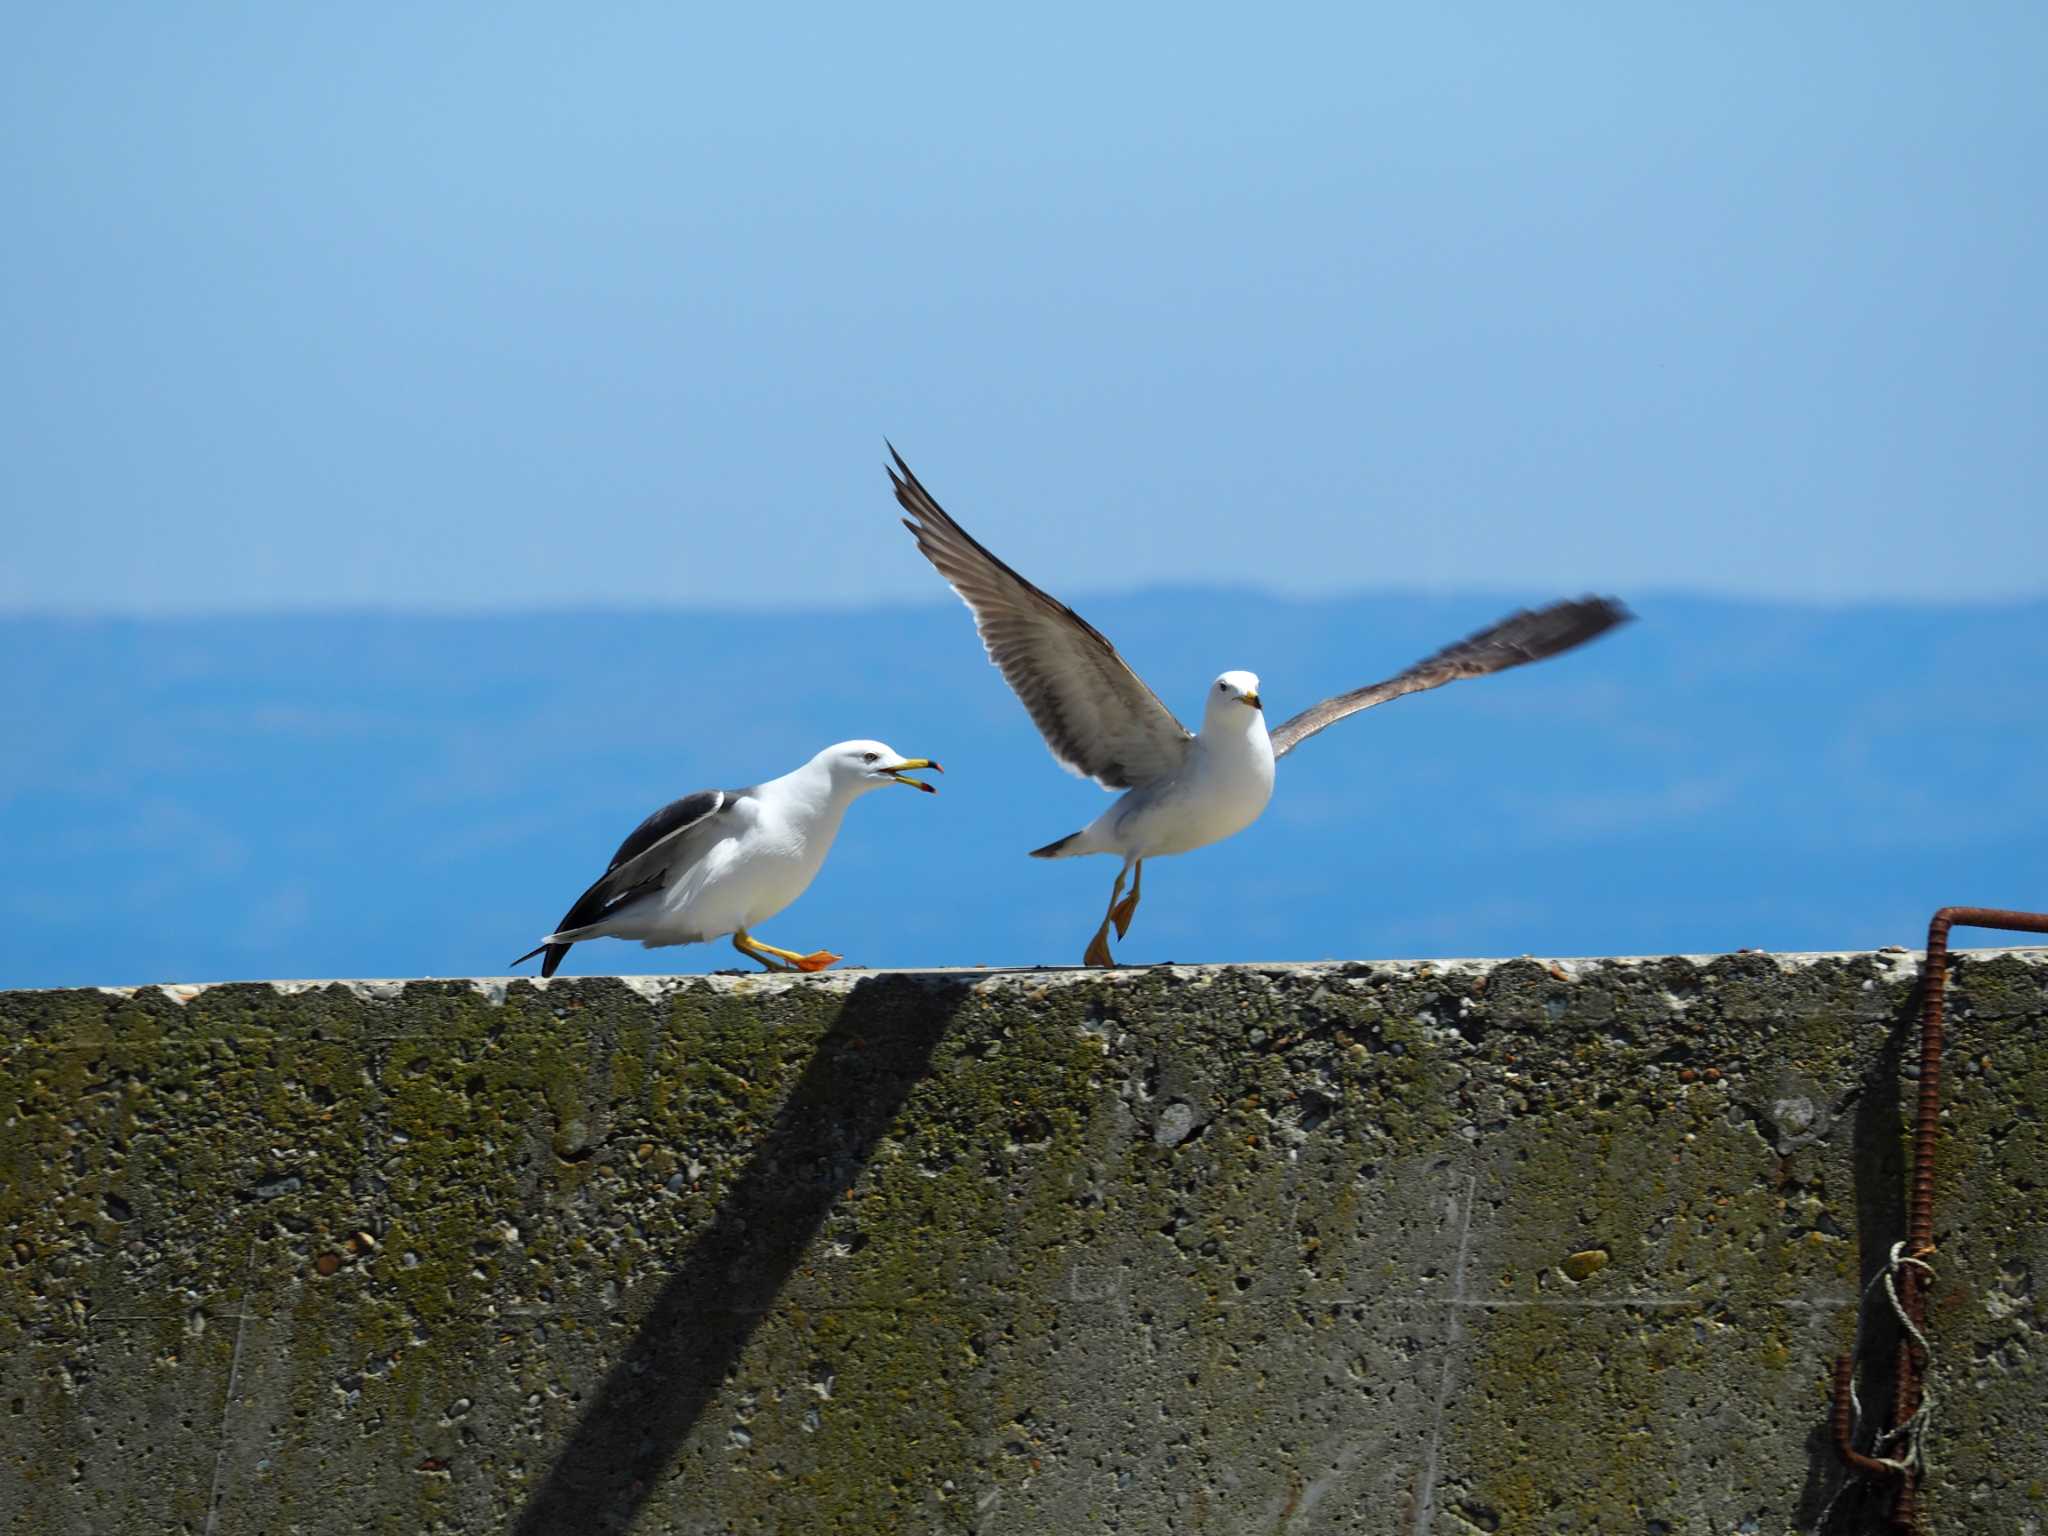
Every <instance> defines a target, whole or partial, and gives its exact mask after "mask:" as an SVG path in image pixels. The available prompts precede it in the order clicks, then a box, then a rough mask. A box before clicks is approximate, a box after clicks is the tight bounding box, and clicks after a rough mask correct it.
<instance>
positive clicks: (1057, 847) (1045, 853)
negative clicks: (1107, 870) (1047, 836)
mask: <svg viewBox="0 0 2048 1536" xmlns="http://www.w3.org/2000/svg"><path fill="white" fill-rule="evenodd" d="M1083 830H1084V831H1085V830H1086V829H1085V828H1084V829H1083ZM1079 841H1081V833H1080V832H1069V833H1068V834H1067V835H1066V836H1065V837H1063V838H1060V839H1059V840H1058V841H1057V842H1051V843H1047V844H1046V845H1045V846H1044V847H1043V848H1034V849H1032V850H1031V857H1033V858H1034V859H1071V858H1075V857H1077V856H1079V855H1080V854H1081V853H1082V852H1083V851H1084V850H1082V849H1080V848H1076V847H1074V846H1073V845H1074V844H1075V843H1078V842H1079Z"/></svg>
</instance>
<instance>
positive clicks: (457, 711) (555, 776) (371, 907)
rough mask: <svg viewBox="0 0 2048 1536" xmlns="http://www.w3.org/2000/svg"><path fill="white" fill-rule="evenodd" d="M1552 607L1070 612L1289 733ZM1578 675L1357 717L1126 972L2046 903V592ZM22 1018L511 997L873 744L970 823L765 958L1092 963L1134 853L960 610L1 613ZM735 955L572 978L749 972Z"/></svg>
mask: <svg viewBox="0 0 2048 1536" xmlns="http://www.w3.org/2000/svg"><path fill="white" fill-rule="evenodd" d="M1563 595H1576V594H1564V593H1559V592H1538V591H1514V592H1500V591H1486V590H1478V591H1459V592H1414V591H1406V592H1403V591H1395V590H1384V589H1378V590H1366V591H1361V592H1358V593H1353V594H1348V595H1345V596H1341V597H1306V598H1289V597H1276V596H1273V595H1271V594H1268V593H1262V592H1259V591H1257V590H1256V589H1253V588H1249V587H1202V586H1181V585H1175V586H1165V587H1158V588H1153V589H1148V590H1145V591H1141V592H1136V593H1127V594H1123V595H1094V594H1082V593H1075V594H1070V596H1071V597H1072V600H1073V601H1074V604H1075V606H1076V607H1077V608H1079V609H1080V611H1081V612H1083V613H1084V614H1085V615H1086V616H1087V617H1088V618H1089V619H1090V620H1091V621H1092V622H1094V623H1095V624H1096V625H1097V626H1098V627H1100V628H1102V629H1103V630H1104V631H1105V632H1106V633H1107V634H1109V635H1110V636H1111V637H1112V638H1113V639H1114V640H1115V641H1116V642H1117V644H1118V646H1119V648H1120V649H1121V650H1122V651H1123V653H1124V655H1125V657H1126V658H1127V659H1128V660H1129V661H1130V662H1131V663H1132V665H1133V666H1134V667H1135V668H1136V669H1137V670H1138V671H1139V672H1140V674H1141V675H1143V676H1144V677H1145V678H1146V679H1147V681H1148V682H1150V683H1151V684H1152V686H1153V687H1154V689H1155V690H1156V691H1158V692H1159V694H1160V696H1161V697H1162V698H1163V699H1164V700H1165V701H1166V703H1167V704H1168V705H1169V707H1171V708H1174V709H1175V710H1177V711H1179V712H1180V713H1181V714H1182V716H1183V718H1192V716H1193V714H1194V712H1195V710H1196V709H1197V708H1198V705H1199V699H1200V693H1201V690H1202V688H1203V687H1204V686H1205V685H1206V683H1207V681H1208V680H1209V679H1210V678H1211V677H1213V676H1214V675H1215V674H1216V673H1217V672H1219V671H1221V670H1224V669H1225V668H1227V667H1237V666H1242V667H1248V668H1250V669H1252V670H1255V671H1257V672H1259V673H1260V675H1261V678H1262V692H1264V693H1265V695H1266V698H1267V706H1268V710H1269V712H1270V713H1271V715H1272V716H1273V717H1274V718H1275V719H1278V718H1281V717H1283V716H1285V715H1287V714H1291V713H1293V712H1294V711H1295V710H1296V709H1298V708H1300V707H1302V706H1304V705H1305V704H1307V703H1310V702H1313V701H1314V700H1315V699H1317V698H1321V697H1324V696H1326V695H1327V694H1330V693H1334V692H1337V691H1340V690H1342V689H1345V688H1349V687H1353V686H1356V685H1357V684H1359V683H1363V682H1366V681H1369V680H1371V679H1373V678H1377V677H1380V676H1385V675H1387V674H1389V673H1391V672H1393V671H1396V670H1398V669H1399V668H1400V667H1401V666H1403V665H1405V664H1406V663H1408V662H1409V661H1412V660H1414V659H1415V658H1416V657H1418V656H1420V655H1423V654H1426V653H1427V652H1429V651H1431V650H1434V649H1436V648H1437V647H1438V646H1440V645H1442V644H1444V643H1445V642H1447V641H1449V640H1452V639H1456V638H1458V637H1459V636H1461V635H1463V634H1466V633H1469V632H1470V631H1471V630H1473V629H1475V628H1478V627H1479V626H1481V625H1483V624H1485V623H1487V622H1490V621H1491V620H1492V619H1494V618H1496V617H1498V616H1499V615H1500V614H1502V613H1504V612H1506V611H1508V610H1509V609H1511V608H1514V607H1518V606H1523V605H1526V604H1528V603H1531V602H1537V601H1543V600H1546V599H1548V598H1551V597H1555V596H1563ZM1621 595H1622V596H1623V598H1624V599H1625V600H1626V601H1628V602H1629V603H1630V605H1631V606H1632V607H1633V608H1634V609H1635V611H1636V612H1637V614H1638V615H1639V622H1637V623H1635V624H1632V625H1629V626H1627V627H1626V628H1624V629H1622V630H1620V631H1618V632H1616V633H1615V634H1613V635H1610V636H1608V637H1606V638H1604V639H1602V640H1601V641H1599V642H1597V643H1595V644H1594V645H1592V646H1589V647H1587V648H1585V649H1584V650H1583V651H1580V652H1577V653H1574V654H1572V655H1570V656H1567V657H1564V658H1560V659H1558V660H1556V661H1552V662H1548V663H1544V664H1541V665H1538V666H1533V667H1528V668H1524V669H1520V670H1518V671H1515V672H1512V673H1507V674H1503V675H1501V676H1498V677H1493V678H1488V679H1482V680H1477V681H1472V682H1461V683H1457V684H1454V685H1452V686H1450V687H1447V688H1445V689H1442V690H1440V691H1438V692H1436V693H1433V694H1430V695H1426V696H1422V697H1419V698H1414V699H1407V700H1402V701H1400V702H1398V703H1396V704H1393V705H1389V706H1387V707H1386V708H1384V709H1381V710H1375V711H1372V712H1369V713H1368V714H1366V715H1363V716H1360V717H1358V718H1357V719H1355V720H1352V721H1347V722H1345V723H1344V724H1342V725H1340V726H1338V727H1336V728H1334V729H1333V730H1331V731H1329V732H1327V733H1325V734H1324V735H1323V736H1320V737H1318V738H1316V739H1315V740H1314V741H1312V742H1310V743H1308V744H1307V745H1305V746H1304V747H1303V748H1302V750H1301V751H1300V752H1299V753H1298V754H1295V755H1294V756H1291V757H1290V758H1289V759H1288V760H1287V761H1286V763H1285V764H1283V766H1282V769H1281V780H1280V784H1279V788H1278V792H1277V793H1276V795H1275V799H1274V802H1273V805H1272V806H1271V807H1270V808H1269V810H1268V811H1267V813H1266V815H1265V816H1264V817H1263V818H1262V820H1261V821H1260V822H1259V823H1258V824H1256V825H1255V826H1254V827H1252V828H1250V829H1248V830H1247V831H1246V832H1245V833H1243V834H1241V835H1240V836H1239V837H1237V838H1234V839H1231V840H1230V841H1229V842H1227V843H1225V844H1222V845H1219V846H1217V847H1214V848H1210V849H1205V850H1200V851H1198V852H1196V853H1193V854H1189V855H1186V856H1184V857H1180V858H1174V859H1168V860H1160V861H1158V862H1157V864H1156V865H1155V866H1148V869H1147V880H1146V895H1145V904H1144V906H1143V908H1142V909H1141V911H1140V913H1139V917H1138V921H1137V923H1136V925H1135V926H1134V927H1133V928H1132V930H1131V934H1130V937H1129V939H1128V941H1127V942H1126V943H1125V944H1124V945H1122V946H1120V947H1119V952H1120V957H1121V958H1124V959H1127V960H1129V961H1131V962H1133V963H1143V962H1148V961H1155V960H1164V959H1174V960H1183V961H1206V960H1305V959H1322V958H1347V959H1349V958H1356V959H1385V958H1431V957H1438V958H1441V957H1447V956H1451V955H1460V956H1464V955H1489V954H1521V953H1538V954H1551V955H1599V954H1653V953H1668V952H1686V953H1700V952H1713V951H1719V950H1727V949H1735V948H1739V947H1744V946H1751V947H1756V948H1763V949H1778V950H1816V949H1862V948H1872V947H1876V946H1878V945H1882V944H1887V943H1903V944H1909V945H1910V944H1916V943H1917V942H1919V937H1920V934H1921V931H1922V930H1923V929H1924V924H1925V920H1926V916H1927V914H1928V913H1929V912H1931V911H1932V910H1933V908H1934V907H1935V906H1938V905H1940V904H1942V903H1944V902H1975V903H1982V904H1987V905H2007V906H2022V907H2026V906H2031V907H2034V908H2037V909H2038V908H2042V907H2048V804H2044V803H2043V797H2042V796H2041V795H2040V793H2039V789H2040V777H2041V776H2040V764H2041V763H2042V762H2043V761H2044V757H2048V688H2043V686H2042V683H2041V680H2042V678H2043V677H2044V676H2048V597H2043V598H2032V599H2014V598H2005V597H2001V598H1987V599H1984V600H1982V601H1977V602H1968V603H1950V604H1937V603H1927V602H1923V601H1918V600H1909V599H1891V600H1877V601H1861V602H1846V603H1845V602H1835V601H1828V602H1791V601H1777V600H1772V599H1767V598H1749V597H1740V598H1726V597H1712V596H1703V595H1699V594H1673V593H1659V592H1647V593H1645V592H1629V593H1622V594H1621ZM0 640H4V643H0V680H4V683H5V687H4V688H0V739H4V740H5V741H6V742H7V743H8V745H7V747H6V748H5V749H4V750H0V846H4V848H5V849H6V860H5V863H4V866H0V868H4V870H5V873H4V874H0V913H4V919H5V921H6V923H7V926H8V933H9V937H10V940H11V943H10V944H9V946H8V948H7V950H6V952H5V958H4V960H0V985H4V986H50V985H134V984H141V983H147V982H153V981H212V980H230V979H250V978H265V977H290V978H309V977H322V976H369V975H377V976H394V975H414V974H421V975H428V974H431V975H444V976H446V975H470V974H489V975H497V974H502V973H503V972H504V971H505V962H506V961H508V960H509V959H510V957H511V956H513V955H516V954H518V953H520V952H522V951H523V950H525V949H527V948H529V947H530V946H531V944H532V942H533V941H534V939H535V938H537V937H538V935H539V934H541V933H543V932H545V931H547V929H548V928H549V927H550V926H551V925H552V923H553V922H554V920H555V919H556V918H558V917H559V916H560V915H561V912H562V910H563V909H564V908H566V906H567V905H568V903H569V901H570V900H571V899H573V897H574V896H575V895H576V893H577V892H578V891H579V890H581V889H582V887H583V885H584V884H585V883H586V882H587V881H588V880H589V879H590V878H592V877H594V876H595V874H596V873H598V872H599V871H600V870H601V869H602V867H603V865H604V862H605V860H606V858H607V857H608V856H609V854H610V852H611V849H612V848H613V847H614V846H615V845H616V843H617V842H618V840H619V838H620V837H621V836H623V835H624V833H625V832H626V831H627V830H628V829H629V828H630V827H631V826H632V825H633V824H634V823H635V822H637V821H638V820H639V819H640V817H641V816H642V815H644V814H645V813H646V812H647V811H649V810H651V809H653V808H654V807H655V806H656V805H659V804H661V803H662V802H664V801H665V800H667V799H670V798H673V797H674V796H675V795H678V794H681V793H685V792H687V791H689V790H692V789H696V788H702V787H709V786H713V785H733V784H741V783H747V782H753V781H755V780H758V779H760V778H763V777H767V776H770V775H772V774H774V773H778V772H782V771H785V770H787V769H788V768H790V767H793V766H795V764H796V763H797V762H800V761H802V760H803V759H804V758H805V757H808V756H809V755H810V754H811V753H812V752H813V751H815V750H817V749H818V748H819V747H822V746H824V745H826V744H827V743H828V742H830V741H834V740H838V739H843V738H845V737H850V736H866V735H873V736H879V737H881V738H883V739H884V740H887V741H889V742H890V743H891V744H892V745H894V746H896V747H898V748H899V749H901V750H903V751H905V752H909V753H912V754H914V755H929V756H935V757H938V758H940V759H941V760H942V761H944V762H945V763H946V766H947V770H948V772H947V775H946V778H945V780H944V781H943V786H942V792H941V794H940V795H939V796H937V797H928V796H912V795H907V794H905V795H892V794H890V793H889V792H886V791H885V792H882V793H881V794H878V795H876V796H873V797H870V798H869V799H868V800H866V801H863V802H862V803H861V804H860V805H859V806H857V807H856V808H855V809H854V811H853V812H852V814H851V815H849V817H848V818H847V822H846V827H845V830H844V832H843V833H842V835H841V838H840V841H839V844H838V846H837V848H836V849H835V850H834V852H833V855H832V857H831V858H830V859H829V860H828V861H827V863H826V866H825V869H824V872H823V873H822V874H821V875H820V877H819V879H818V881H817V883H816V884H815V885H814V886H813V887H812V889H811V890H810V892H808V893H807V894H806V895H805V896H804V897H803V898H802V899H801V900H800V901H799V902H798V903H797V904H796V905H795V906H794V907H792V908H791V909H790V910H789V911H787V912H785V913H784V914H783V915H782V916H781V917H779V918H777V919H776V920H775V921H774V922H773V923H771V924H769V925H765V926H764V928H763V930H762V936H763V937H764V938H766V939H767V940H768V941H769V942H772V943H780V944H784V945H786V946H789V947H795V948H802V949H809V948H814V947H820V946H822V947H828V948H831V949H834V950H837V951H840V952H842V953H844V954H845V955H846V956H847V957H848V961H849V963H856V962H858V963H868V964H874V965H908V966H919V965H973V964H983V963H985V964H1032V963H1048V964H1070V963H1073V962H1075V961H1076V960H1078V958H1079V955H1080V950H1081V948H1082V945H1083V944H1084V943H1085V941H1086V938H1087V936H1088V934H1089V932H1090V931H1092V929H1093V927H1094V924H1095V922H1096V921H1097V920H1098V919H1099V917H1100V914H1101V910H1102V906H1103V903H1104V902H1105V900H1106V899H1107V896H1108V890H1109V883H1110V880H1111V878H1112V876H1113V875H1114V873H1115V870H1114V865H1113V863H1112V862H1111V861H1109V860H1106V859H1087V860H1075V861H1071V862H1061V863H1057V864H1047V863H1044V862H1042V861H1032V860H1029V859H1027V858H1025V857H1024V852H1025V850H1027V849H1029V848H1031V847H1035V846H1038V845H1039V844H1041V843H1043V842H1046V841H1049V840H1050V839H1051V838H1054V837H1057V836H1060V835H1062V834H1064V833H1066V832H1068V831H1072V830H1073V829H1074V828H1075V827H1077V826H1079V825H1081V824H1082V823H1083V822H1084V821H1085V820H1086V819H1088V818H1089V817H1091V816H1092V815H1094V814H1095V813H1096V812H1097V811H1098V810H1099V809H1100V808H1101V806H1102V804H1103V803H1104V798H1103V796H1102V795H1101V793H1100V791H1098V790H1096V789H1095V788H1093V787H1092V786H1090V785H1088V784H1086V783H1083V782H1081V781H1078V780H1076V779H1074V778H1072V777H1070V776H1069V775H1067V774H1065V773H1063V772H1061V771H1060V769H1059V768H1058V767H1057V766H1055V765H1054V763H1053V762H1052V760H1051V759H1050V757H1049V756H1048V755H1047V753H1046V751H1045V749H1044V747H1043V745H1042V743H1041V742H1040V741H1039V740H1038V738H1037V736H1036V733H1035V732H1034V731H1033V730H1032V728H1031V726H1030V723H1029V721H1028V719H1027V718H1026V717H1025V715H1024V712H1023V710H1022V708H1021V707H1020V706H1019V705H1018V703H1017V701H1016V700H1015V699H1014V697H1012V696H1011V694H1010V693H1009V691H1008V689H1007V688H1006V687H1005V686H1004V685H1003V683H1002V681H1001V679H1000V677H999V676H998V675H997V674H996V672H995V671H994V670H993V669H992V668H990V667H989V666H988V665H987V663H986V661H985V660H984V658H983V656H982V654H981V647H980V644H979V642H978V640H977V639H976V637H975V635H974V633H973V628H972V625H971V622H970V620H969V617H968V615H967V613H966V611H965V609H964V608H962V607H961V606H960V605H959V604H958V603H956V602H953V601H951V600H950V599H949V598H947V597H946V596H945V595H944V594H943V593H935V594H933V595H932V596H931V597H930V598H927V599H924V600H921V601H906V602H896V601H878V602H876V603H872V604H866V605H861V606H858V607H824V608H821V607H807V608H800V609H783V610H778V609H772V608H769V609H764V608H761V607H759V606H758V605H736V606H732V607H721V608H716V609H713V608H706V607H703V606H697V605H692V606H688V607H683V606H676V607H668V608H651V607H635V608H632V609H626V610H617V611H611V610H591V609H589V608H587V607H583V606H580V605H578V606H569V607H564V608H561V609H551V608H540V609H534V608H525V609H520V610H516V611H498V612H491V611H472V610H466V609H463V608H459V607H451V608H447V609H438V610H433V611H425V612H423V611H419V610H416V609H401V608H391V609H367V610H366V609H359V608H337V609H331V610H318V611H278V610H250V611H243V612H234V613H212V614H202V613H191V612H187V613H175V614H150V613H111V612H97V613H48V612H35V613H32V612H24V611H21V610H14V611H8V612H0ZM736 959H737V957H736V956H734V955H733V954H732V952H731V951H730V949H729V948H727V947H725V946H723V945H722V944H721V945H711V946H693V947H688V948H680V949H663V950H646V949H642V948H640V947H638V946H629V945H625V944H621V943H618V942H616V941H610V942H603V943H595V944H590V945H585V946H579V947H578V948H577V949H576V950H575V951H573V952H572V954H571V956H570V958H569V962H568V964H567V965H566V967H565V969H566V970H568V971H570V972H576V971H602V972H625V973H638V974H648V973H657V974H658V973H666V972H671V971H681V972H691V971H705V970H715V969H726V968H729V967H730V966H731V965H732V964H733V963H735V962H736Z"/></svg>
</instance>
